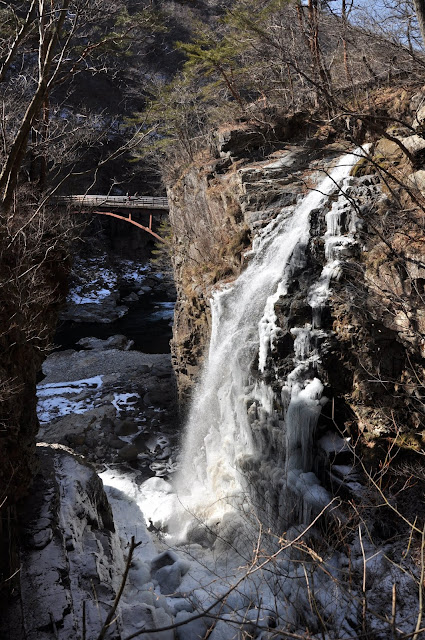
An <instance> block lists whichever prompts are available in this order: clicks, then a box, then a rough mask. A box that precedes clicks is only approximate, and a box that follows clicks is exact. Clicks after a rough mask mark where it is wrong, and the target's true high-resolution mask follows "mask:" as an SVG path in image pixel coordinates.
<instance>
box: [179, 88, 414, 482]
mask: <svg viewBox="0 0 425 640" xmlns="http://www.w3.org/2000/svg"><path fill="white" fill-rule="evenodd" d="M421 100H422V102H423V96H422V97H420V96H419V98H418V96H415V97H414V98H413V99H412V100H411V103H410V104H411V108H412V110H413V111H415V113H416V125H415V126H416V127H417V133H415V134H414V135H412V131H411V130H409V129H408V128H406V129H405V130H403V129H401V130H400V131H398V132H397V135H398V137H399V139H400V141H401V142H402V145H405V146H406V147H407V148H408V149H409V150H410V151H411V156H410V158H409V160H408V161H407V160H406V159H405V158H404V156H403V153H402V152H401V150H400V146H399V145H398V144H397V143H395V142H391V141H389V140H388V139H385V138H382V139H380V140H377V141H375V142H374V143H373V144H372V145H370V146H369V147H368V153H367V158H363V159H359V163H358V164H357V165H356V167H355V168H354V170H353V171H352V174H353V176H352V178H350V179H349V181H348V182H347V183H346V185H345V187H344V188H345V189H346V191H347V194H346V195H347V200H348V202H349V203H350V206H348V207H347V210H346V211H345V213H344V211H342V213H341V215H340V217H339V218H338V223H337V224H338V225H339V227H338V234H342V235H343V236H344V235H345V236H347V237H348V236H350V238H352V239H350V240H348V239H347V241H345V240H344V241H343V243H342V247H340V248H339V249H338V256H337V257H338V259H339V260H340V262H341V268H340V270H339V273H338V276H337V277H331V276H330V277H329V282H330V281H331V280H332V286H331V292H330V294H329V296H328V298H329V299H328V301H327V302H326V304H324V305H323V309H321V324H320V330H321V331H322V335H316V336H315V337H314V338H313V343H312V344H310V337H309V339H308V341H307V342H308V344H307V342H306V343H305V354H304V357H305V358H309V357H310V356H312V355H314V352H315V350H317V349H319V348H320V353H321V355H320V359H321V362H320V363H319V365H318V366H317V365H315V366H317V372H318V374H319V377H320V379H321V380H322V382H323V384H324V385H325V390H324V394H325V395H326V396H327V397H328V398H330V399H331V401H330V402H328V404H327V406H325V408H324V409H323V411H322V414H321V416H320V418H319V423H318V433H317V435H316V440H318V439H320V436H321V435H324V434H325V433H326V432H328V431H329V430H331V431H334V432H335V433H338V434H339V435H343V436H344V437H349V438H352V439H353V440H352V441H353V442H357V441H358V442H359V447H360V448H361V451H362V455H363V456H364V460H365V461H366V463H367V464H369V461H370V463H371V465H372V466H377V465H378V464H379V461H380V460H381V461H382V459H385V455H386V453H385V452H386V451H387V449H388V445H389V443H390V442H392V443H394V442H395V443H396V449H397V452H398V453H400V455H399V461H400V463H403V461H404V460H405V459H409V460H411V458H412V456H413V459H415V452H416V451H420V450H422V448H423V445H424V442H423V429H424V424H423V417H422V414H423V404H422V400H421V398H420V396H421V391H420V389H421V386H422V382H423V379H424V369H423V359H422V355H423V344H424V342H423V340H424V333H425V332H424V325H423V313H424V312H423V302H424V300H423V290H424V284H423V283H424V274H425V271H424V267H423V265H424V257H425V256H424V249H423V244H422V241H421V238H422V233H421V230H420V224H421V223H420V219H421V215H422V214H421V209H420V203H421V199H422V195H421V191H420V188H421V183H420V179H421V175H422V174H421V167H422V162H423V160H422V158H423V155H422V154H423V148H424V146H425V143H424V141H423V139H422V138H421V135H420V133H421V128H420V127H421V126H422V125H421V122H422V120H421V117H420V110H419V109H418V105H421V104H422V102H421ZM412 105H413V106H412ZM418 114H419V116H418ZM418 139H419V142H418ZM421 140H422V143H421ZM263 142H264V141H263ZM260 146H261V145H260V139H259V138H258V136H257V138H256V137H255V131H253V132H251V136H250V135H249V131H247V129H246V127H237V126H235V127H234V128H233V129H232V128H230V127H229V128H228V129H227V130H225V131H222V132H221V133H219V135H218V136H217V138H216V142H215V146H214V148H213V152H212V153H209V154H205V156H204V157H203V158H200V159H199V160H198V161H197V162H196V163H193V164H192V166H191V167H189V168H187V169H186V170H185V171H184V172H183V173H182V175H181V177H180V178H179V180H177V181H176V182H175V183H174V184H173V185H171V186H170V187H169V190H168V193H169V199H170V219H171V223H172V227H173V232H174V243H175V244H174V249H175V255H174V268H175V276H176V285H177V291H178V300H177V305H176V316H175V325H174V337H173V342H172V355H173V362H174V367H175V370H176V373H177V379H178V384H179V391H180V399H181V402H182V403H183V404H184V403H186V402H187V400H188V398H189V397H190V390H191V388H192V385H193V382H194V381H195V380H196V379H197V378H198V377H199V372H200V365H201V364H202V360H203V357H204V354H205V350H206V349H207V345H208V341H209V332H210V320H209V316H210V312H209V302H208V301H209V298H210V296H211V293H212V291H213V290H214V289H215V288H216V287H217V286H218V287H220V286H221V285H223V284H224V283H227V282H231V281H232V279H234V277H235V276H237V274H238V273H239V272H240V270H241V269H243V266H244V262H245V261H246V260H249V252H248V253H247V254H244V252H245V251H246V249H247V248H248V246H249V243H250V242H251V241H252V239H253V238H255V237H256V235H257V234H259V233H261V230H262V229H263V228H264V227H265V226H266V225H268V224H269V223H270V222H271V221H273V219H274V218H275V217H276V216H277V215H278V214H279V212H280V211H281V210H282V209H283V208H284V207H290V206H292V205H294V204H295V203H296V202H297V201H298V200H299V199H300V198H301V197H302V196H303V195H304V194H305V193H307V192H308V190H309V189H310V188H311V187H314V186H315V185H316V184H317V182H318V180H319V178H320V177H323V175H324V174H323V172H324V171H328V170H329V167H330V166H332V163H333V162H334V161H335V158H337V156H340V155H341V154H342V153H343V150H346V149H347V146H348V145H347V144H340V143H333V144H327V145H326V144H324V145H318V144H317V141H311V143H308V142H307V143H305V142H303V143H302V144H296V143H289V142H287V143H282V144H281V145H280V147H281V148H280V149H276V146H275V149H274V151H273V152H272V153H271V154H269V155H267V154H266V153H264V149H260ZM263 146H264V145H263ZM278 146H279V145H278ZM403 158H404V159H403ZM394 176H395V177H394ZM348 209H351V211H352V213H350V214H349V212H348ZM338 215H339V214H338ZM329 216H331V217H332V201H331V202H330V203H329V206H328V207H327V208H326V207H325V208H324V209H322V210H317V211H313V212H312V213H311V216H310V239H309V243H308V247H307V248H306V252H305V258H304V260H303V261H302V262H301V263H300V266H299V268H298V269H297V270H296V272H295V273H294V274H293V276H292V279H291V282H290V285H289V287H288V290H287V292H286V294H285V295H283V296H280V297H278V299H277V301H276V303H275V305H274V313H275V314H276V325H277V331H276V336H275V339H274V341H273V345H272V348H271V349H270V351H269V354H268V356H267V360H266V363H265V366H264V370H263V373H262V374H261V375H260V378H261V379H263V380H264V382H266V384H268V385H270V386H271V388H272V389H273V390H274V398H275V400H274V402H275V404H277V406H276V407H275V413H276V415H275V418H276V419H277V420H279V419H283V415H284V408H283V407H282V406H279V397H280V394H281V391H282V386H283V384H284V380H285V379H286V377H287V375H288V373H289V372H290V370H291V368H293V366H294V362H296V360H297V358H298V357H299V349H300V341H302V336H301V338H300V333H299V329H297V327H306V326H310V327H311V326H313V328H314V318H313V319H312V308H311V307H312V305H311V300H310V299H309V291H310V288H311V286H312V284H313V283H314V282H318V281H319V280H320V278H321V274H322V273H323V270H324V267H325V266H326V265H327V264H328V263H329V259H330V256H329V255H327V252H328V253H329V251H331V252H332V248H331V249H330V250H329V247H328V246H325V245H327V244H329V242H328V240H329V238H330V236H332V234H333V233H335V231H332V230H331V227H330V226H329V225H332V224H333V223H332V221H331V220H330V218H329ZM353 225H354V226H353ZM350 226H351V227H352V228H350ZM331 257H332V256H331ZM335 257H336V256H335ZM329 282H328V283H327V284H329ZM310 298H311V295H310ZM319 333H320V332H319ZM253 364H254V366H253V369H256V368H257V365H256V364H255V363H253ZM253 376H254V377H257V379H258V376H259V374H258V371H257V372H256V373H255V374H253ZM276 399H277V400H276ZM394 452H395V450H394ZM394 452H393V453H394ZM327 455H328V454H327V453H326V452H324V451H322V452H320V451H316V459H317V460H321V459H323V457H326V456H327ZM406 456H407V458H406ZM313 457H314V456H313ZM315 464H316V467H317V466H318V465H319V466H320V462H317V463H315ZM312 466H314V464H313V463H312ZM316 471H317V473H318V474H319V475H323V473H324V472H323V470H322V471H320V470H318V469H316ZM325 475H326V474H325ZM324 479H325V481H327V482H329V477H328V476H327V477H326V478H324ZM334 480H335V479H334ZM335 482H336V485H338V484H344V482H341V480H340V479H339V480H336V481H335Z"/></svg>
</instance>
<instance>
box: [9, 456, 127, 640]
mask: <svg viewBox="0 0 425 640" xmlns="http://www.w3.org/2000/svg"><path fill="white" fill-rule="evenodd" d="M37 452H38V458H39V464H40V469H41V471H40V472H39V474H38V476H37V477H36V479H35V483H34V490H33V493H32V495H31V497H29V498H27V499H26V500H24V501H23V502H22V503H21V505H20V507H19V512H18V517H19V522H20V523H21V524H20V532H19V543H20V572H19V574H18V575H17V576H15V580H17V581H18V582H19V585H20V586H19V589H16V590H12V591H11V594H10V596H9V599H8V598H5V599H4V600H3V602H2V609H3V611H2V612H1V613H2V615H1V616H0V632H1V637H2V638H8V639H10V640H21V639H22V638H26V639H27V640H50V639H53V638H61V639H62V640H65V639H69V640H71V639H72V640H74V639H75V638H78V637H84V633H83V624H84V625H85V633H86V637H90V638H94V637H97V634H98V633H99V631H100V628H101V625H102V623H103V621H104V619H105V618H106V615H107V611H108V607H107V605H105V602H109V603H110V602H112V601H113V599H114V596H115V587H116V582H117V580H119V578H117V577H116V576H117V575H118V574H119V572H120V571H121V570H122V566H123V558H122V554H121V552H120V547H119V543H118V541H117V539H116V538H115V528H114V522H113V518H112V511H111V507H110V506H109V503H108V500H107V498H106V495H105V493H104V490H103V486H102V482H101V480H100V479H99V477H98V476H97V475H96V473H95V471H94V469H93V468H92V467H91V466H90V465H89V464H87V463H85V462H84V460H83V459H82V458H80V457H78V456H76V455H75V454H73V453H72V452H71V450H67V449H66V448H65V447H62V446H61V445H41V446H40V445H39V446H38V447H37ZM17 594H19V595H17ZM83 618H84V619H85V622H83ZM113 637H119V634H118V632H117V633H116V634H115V635H113Z"/></svg>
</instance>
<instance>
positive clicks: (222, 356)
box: [174, 149, 362, 521]
mask: <svg viewBox="0 0 425 640" xmlns="http://www.w3.org/2000/svg"><path fill="white" fill-rule="evenodd" d="M361 153H362V150H361V149H357V150H355V151H354V152H353V153H351V154H347V155H345V156H344V157H342V158H341V159H340V161H339V163H338V165H337V166H336V168H335V169H333V170H332V172H331V173H330V175H327V176H326V177H325V178H324V179H323V180H322V182H321V183H320V184H319V185H318V186H317V187H316V189H314V190H312V191H310V192H309V194H308V195H307V196H305V197H304V198H303V200H302V201H301V202H300V203H299V204H298V205H296V206H295V207H287V208H284V209H283V210H282V212H281V214H280V215H279V218H278V219H277V221H276V220H275V221H273V222H272V223H270V224H269V225H268V227H266V228H265V229H264V230H263V232H262V233H261V236H260V237H259V238H257V239H256V241H255V243H254V246H253V250H252V252H251V255H250V262H249V264H248V266H247V268H246V269H245V270H244V271H243V272H242V274H241V275H240V276H239V277H238V279H237V280H236V281H235V282H234V283H232V284H231V285H229V286H226V287H224V288H222V289H221V290H219V291H217V292H216V293H215V294H214V296H213V299H212V301H211V311H212V334H211V342H210V348H209V354H208V358H207V360H206V363H205V366H204V370H203V374H202V379H201V381H200V383H199V385H198V388H197V389H196V391H195V394H194V398H193V402H192V406H191V411H190V415H189V419H188V422H187V426H186V432H185V437H184V445H183V452H182V458H181V471H180V472H179V474H178V476H177V479H176V481H175V483H174V488H175V490H176V491H177V494H178V496H179V501H180V502H181V503H182V504H183V506H184V508H185V509H187V510H188V512H189V513H190V514H191V516H192V515H195V516H196V517H198V518H201V519H205V520H206V521H211V520H213V519H215V520H219V519H221V518H222V517H223V515H224V514H225V513H226V511H228V510H229V509H232V508H234V506H235V504H236V505H239V506H241V505H243V503H244V502H245V501H246V496H247V487H246V477H245V474H244V472H243V469H244V468H246V467H249V465H250V460H256V461H257V464H258V463H259V462H260V463H262V461H261V460H260V461H259V460H258V458H259V457H260V458H261V456H262V455H263V452H262V451H258V450H257V449H256V443H255V439H254V437H253V433H252V429H251V425H250V423H251V420H250V416H249V410H248V409H249V407H250V405H251V404H252V401H253V399H255V400H256V401H257V404H258V402H260V405H261V409H260V411H261V410H262V411H263V412H265V413H271V412H272V410H273V407H272V403H273V392H272V391H271V389H270V390H267V387H266V386H265V385H264V383H258V382H257V383H256V382H255V376H253V375H252V371H253V366H255V364H256V358H257V357H258V358H259V369H260V370H262V369H264V365H265V361H266V357H267V353H268V351H269V349H270V346H271V345H272V343H273V338H274V335H275V333H276V325H275V324H274V320H275V319H276V318H275V316H274V303H275V302H276V301H277V299H278V297H279V296H280V295H283V294H285V293H286V289H287V284H288V283H289V282H290V278H291V275H292V274H293V272H294V270H295V269H297V268H299V267H300V266H302V264H303V260H304V254H305V248H306V246H307V243H308V241H309V219H310V212H311V211H312V210H314V209H317V208H319V207H321V206H322V205H323V204H324V203H325V202H326V200H327V199H328V198H329V196H330V195H331V194H332V193H334V192H335V191H336V190H337V189H338V186H339V185H340V184H341V182H342V180H343V179H344V178H345V177H346V176H348V175H349V172H350V170H351V168H352V167H353V165H354V164H355V163H356V162H357V161H358V158H359V155H361ZM305 341H306V337H305V336H304V337H303V338H301V337H300V335H298V336H297V337H296V342H297V344H300V345H304V346H300V350H301V351H302V350H303V349H305ZM297 350H299V349H297ZM257 368H258V365H257ZM296 370H297V367H295V369H294V372H293V374H291V375H292V377H293V378H295V379H296V378H297V376H296ZM291 388H292V390H291ZM310 391H311V393H310ZM321 391H322V385H321V383H320V381H319V380H308V381H307V382H304V383H303V384H301V387H300V384H298V386H297V381H296V380H294V379H293V380H292V382H291V384H290V385H289V393H290V398H289V403H288V404H289V410H288V411H287V414H286V424H285V427H284V428H285V429H286V441H287V442H289V443H291V442H293V441H296V442H297V443H299V441H301V442H304V444H303V446H304V447H307V446H309V442H308V437H303V436H302V432H303V430H305V431H306V433H307V432H308V433H309V432H310V431H311V425H310V427H309V426H308V425H306V424H304V423H305V422H306V421H307V422H309V421H310V422H311V420H312V418H311V415H312V413H313V414H314V415H315V416H316V417H315V418H314V419H313V422H314V420H316V422H317V417H318V414H319V413H320V408H321V407H320V406H319V405H320V396H321ZM291 393H292V399H293V400H294V402H292V403H291ZM295 396H296V398H295ZM312 404H313V405H314V407H313V408H312ZM315 407H316V408H315ZM257 413H258V410H257ZM299 431H300V432H301V434H300V433H298V432H299ZM304 455H305V454H304ZM265 462H266V461H265ZM297 464H298V465H301V464H302V463H301V462H300V461H297ZM293 467H294V462H293V461H292V463H291V465H290V468H291V471H292V473H293ZM281 472H282V474H284V473H285V452H282V466H281Z"/></svg>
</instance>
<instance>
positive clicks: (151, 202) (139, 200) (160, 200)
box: [58, 195, 169, 211]
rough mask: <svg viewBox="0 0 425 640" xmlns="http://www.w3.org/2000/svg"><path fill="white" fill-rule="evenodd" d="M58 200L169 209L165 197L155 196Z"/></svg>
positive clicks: (123, 207)
mask: <svg viewBox="0 0 425 640" xmlns="http://www.w3.org/2000/svg"><path fill="white" fill-rule="evenodd" d="M58 200H59V201H60V202H62V203H64V204H67V203H69V204H74V205H75V204H77V205H79V206H80V207H82V208H90V209H91V208H92V207H96V208H100V209H102V208H103V207H105V208H108V209H111V208H115V209H150V210H151V211H152V210H161V211H168V208H169V207H168V200H167V198H164V197H155V196H102V195H95V196H88V195H76V196H63V197H61V198H58Z"/></svg>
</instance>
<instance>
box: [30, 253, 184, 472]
mask: <svg viewBox="0 0 425 640" xmlns="http://www.w3.org/2000/svg"><path fill="white" fill-rule="evenodd" d="M153 293H155V294H156V295H157V296H158V294H159V296H160V298H162V300H161V301H159V302H158V300H157V299H155V300H154V301H153V302H152V303H151V304H150V305H144V306H140V300H141V299H143V298H146V297H148V296H151V295H152V294H153ZM173 295H174V289H173V284H172V281H170V279H169V278H167V276H166V275H164V274H163V273H161V272H158V271H157V270H155V266H154V265H151V264H146V265H138V264H136V263H132V262H130V261H128V260H115V262H113V261H111V260H110V258H108V257H105V256H103V257H102V256H101V257H99V256H98V257H96V258H93V259H87V260H82V259H79V260H78V261H77V262H76V265H75V267H74V272H73V276H72V286H71V290H70V293H69V296H68V303H67V306H66V308H65V310H64V312H63V313H62V321H63V322H65V325H62V327H61V330H60V332H59V334H58V338H57V342H58V343H59V344H60V343H61V342H63V335H66V337H67V343H68V344H69V340H70V335H73V332H74V333H75V325H77V326H78V332H77V334H76V337H78V336H80V335H81V333H84V331H85V330H93V329H94V331H93V332H94V333H96V326H94V323H97V324H98V326H100V327H101V328H102V331H101V333H100V335H101V336H102V337H95V336H93V335H86V336H85V337H83V338H80V339H79V340H77V341H76V343H75V344H73V347H74V348H73V349H65V350H58V351H55V352H53V353H52V354H51V355H50V356H49V357H48V358H47V360H46V361H45V363H44V365H43V376H44V378H43V380H42V381H41V382H40V384H39V385H38V390H37V393H38V414H39V420H40V425H41V427H40V432H39V441H42V442H46V443H52V444H53V443H58V444H62V445H65V446H68V447H71V448H72V449H73V450H74V451H76V452H77V453H78V454H80V455H82V456H84V457H85V458H86V459H87V460H89V461H90V462H93V463H95V464H96V465H98V466H101V465H104V464H113V463H118V464H127V465H130V466H131V467H132V468H133V469H136V470H140V472H141V477H142V478H146V477H148V476H149V475H161V476H164V475H167V474H168V473H169V472H171V471H172V470H173V469H174V468H175V452H176V439H177V429H176V403H175V396H176V394H175V383H174V376H173V372H172V368H171V360H170V355H169V353H154V351H155V346H156V345H155V332H153V334H154V335H151V334H149V331H148V330H147V329H146V327H145V334H146V335H145V338H146V340H147V341H150V345H149V346H150V353H142V352H141V351H138V350H136V349H135V348H134V347H135V345H134V340H133V339H132V338H133V337H134V336H132V335H130V336H126V335H122V334H118V335H111V334H109V336H108V328H109V331H111V330H112V329H113V328H115V327H116V326H117V322H116V321H117V319H118V318H119V317H123V316H125V315H126V314H127V313H128V311H129V309H131V308H132V307H133V308H134V306H135V305H139V306H138V307H137V309H139V315H141V316H142V321H146V316H148V319H149V322H150V324H151V325H152V326H153V327H154V329H155V323H162V324H164V322H165V324H166V326H167V327H168V328H169V325H170V323H171V321H172V311H173V305H174V303H173ZM122 302H125V303H126V304H125V305H124V304H122ZM136 316H137V312H136ZM134 322H135V323H136V324H137V319H136V320H135V321H134ZM88 323H89V324H88ZM161 326H162V325H161ZM104 336H108V337H104ZM135 337H136V339H137V336H135ZM161 348H163V340H162V342H161V343H160V348H159V351H161Z"/></svg>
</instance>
